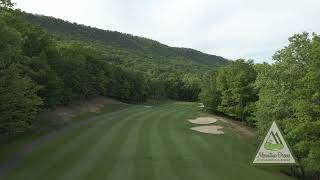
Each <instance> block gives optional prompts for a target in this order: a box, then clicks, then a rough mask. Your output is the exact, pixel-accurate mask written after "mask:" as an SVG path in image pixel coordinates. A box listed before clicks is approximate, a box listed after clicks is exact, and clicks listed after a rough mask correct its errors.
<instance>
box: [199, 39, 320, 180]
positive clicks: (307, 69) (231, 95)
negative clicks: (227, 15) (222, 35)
mask: <svg viewBox="0 0 320 180" xmlns="http://www.w3.org/2000/svg"><path fill="white" fill-rule="evenodd" d="M273 60H274V63H272V64H267V63H263V64H253V63H252V61H245V60H236V61H234V62H232V63H231V64H229V65H227V66H225V67H223V68H221V69H219V70H217V71H216V72H214V73H213V74H210V75H208V76H207V77H206V80H205V81H204V83H203V86H202V91H201V93H200V100H201V101H202V102H203V103H204V105H205V107H206V109H207V110H209V111H212V112H220V113H225V114H227V115H230V116H233V117H235V118H238V119H239V120H242V121H243V122H245V123H248V124H251V125H254V126H256V127H257V128H258V137H259V139H260V140H262V139H263V138H264V136H265V134H266V132H267V131H268V129H269V127H270V125H271V123H272V121H277V123H278V125H279V126H280V128H281V129H282V130H283V132H284V135H285V138H286V139H287V140H288V142H289V144H290V145H291V147H292V149H293V152H294V154H295V156H296V158H297V160H298V162H299V164H300V167H299V168H298V169H297V170H294V169H293V170H292V173H293V174H299V175H300V176H302V177H305V176H309V177H315V178H316V177H318V178H319V175H320V138H319V137H320V71H319V69H320V36H319V35H317V34H312V35H311V36H310V35H309V34H308V33H302V34H297V35H294V36H293V37H291V38H289V45H288V46H286V47H285V48H283V49H281V50H279V51H277V52H276V53H275V54H274V56H273Z"/></svg>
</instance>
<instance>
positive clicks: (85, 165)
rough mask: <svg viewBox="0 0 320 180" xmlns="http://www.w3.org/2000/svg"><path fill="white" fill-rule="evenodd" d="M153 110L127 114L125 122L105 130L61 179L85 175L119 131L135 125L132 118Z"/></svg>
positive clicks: (123, 120)
mask: <svg viewBox="0 0 320 180" xmlns="http://www.w3.org/2000/svg"><path fill="white" fill-rule="evenodd" d="M148 112H151V110H146V109H145V110H143V111H141V112H138V113H134V114H132V115H130V114H127V115H126V117H125V118H123V119H122V120H120V121H122V122H123V123H122V124H121V125H119V124H117V125H118V126H113V127H112V128H111V129H110V131H107V130H104V134H103V136H102V137H101V138H99V141H97V143H96V144H94V145H93V146H92V147H91V148H90V149H89V150H87V151H86V152H85V154H84V155H83V157H82V158H79V159H78V161H77V162H75V165H74V166H73V167H72V169H70V170H69V171H68V172H67V173H66V174H64V175H63V177H62V178H61V179H80V178H81V177H83V176H85V174H86V173H88V171H89V170H90V168H91V167H92V166H94V165H95V164H96V162H97V161H99V160H100V159H101V156H103V154H104V152H105V149H107V148H110V146H112V143H114V141H116V140H117V138H118V137H119V133H120V132H122V133H125V132H123V131H126V130H127V127H129V126H133V125H132V124H133V123H134V122H133V121H132V119H134V118H138V117H140V116H141V115H143V114H145V113H148Z"/></svg>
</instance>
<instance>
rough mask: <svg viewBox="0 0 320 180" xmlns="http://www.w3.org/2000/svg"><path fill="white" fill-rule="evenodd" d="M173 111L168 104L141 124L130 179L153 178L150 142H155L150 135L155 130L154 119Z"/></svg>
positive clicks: (161, 117) (162, 117)
mask: <svg viewBox="0 0 320 180" xmlns="http://www.w3.org/2000/svg"><path fill="white" fill-rule="evenodd" d="M174 111H175V110H174V109H172V108H171V106H168V107H166V111H165V112H164V113H161V112H159V113H158V115H157V117H155V118H152V119H149V120H147V121H145V122H144V123H143V125H142V126H141V128H140V131H139V134H138V136H139V137H138V139H139V141H138V145H137V146H136V158H135V166H134V167H135V168H134V178H132V179H136V180H141V179H154V164H153V161H154V157H153V155H152V144H153V143H155V142H154V141H153V139H152V137H151V133H152V131H154V130H155V126H154V124H155V123H156V121H159V120H160V119H164V118H166V117H167V116H169V115H170V114H171V113H172V112H174ZM150 140H151V141H150Z"/></svg>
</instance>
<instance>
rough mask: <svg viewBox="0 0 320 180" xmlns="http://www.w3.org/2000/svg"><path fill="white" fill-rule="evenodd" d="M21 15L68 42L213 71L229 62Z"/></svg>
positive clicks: (48, 18)
mask: <svg viewBox="0 0 320 180" xmlns="http://www.w3.org/2000/svg"><path fill="white" fill-rule="evenodd" d="M20 13H21V14H22V15H23V18H24V19H25V20H27V21H29V22H31V23H33V24H36V25H38V26H40V27H42V28H45V29H46V30H48V31H49V32H51V33H54V34H58V35H62V36H64V37H68V38H71V39H78V40H84V41H89V42H95V43H101V44H105V45H111V46H113V47H116V48H118V49H121V50H125V51H129V52H137V53H143V54H144V55H147V56H149V57H151V58H156V59H159V58H160V59H162V58H186V59H189V60H191V61H193V62H196V63H199V64H202V65H207V66H212V67H214V68H218V67H220V66H223V65H225V64H228V63H229V62H230V61H229V60H227V59H225V58H223V57H221V56H217V55H212V54H207V53H204V52H201V51H199V50H196V49H192V48H185V47H171V46H168V45H166V44H163V43H160V42H159V41H156V40H152V39H149V38H146V37H141V36H135V35H132V34H128V33H122V32H119V31H111V30H104V29H99V28H96V27H91V26H87V25H83V24H78V23H72V22H69V21H66V20H63V19H60V18H55V17H51V16H45V15H39V14H31V13H27V12H23V11H21V12H20Z"/></svg>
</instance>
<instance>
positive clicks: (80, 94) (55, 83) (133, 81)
mask: <svg viewBox="0 0 320 180" xmlns="http://www.w3.org/2000/svg"><path fill="white" fill-rule="evenodd" d="M0 2H1V4H0V6H1V7H0V42H1V43H0V112H1V113H0V134H15V133H18V132H23V131H26V130H28V129H30V128H32V125H33V124H34V121H35V119H36V116H37V114H38V113H39V112H41V111H42V110H46V109H55V108H56V107H57V106H59V105H65V104H69V103H72V102H73V101H74V100H79V99H86V98H88V97H92V96H98V95H99V96H108V97H113V98H116V99H119V100H121V101H124V102H131V103H139V102H143V101H145V100H146V99H147V98H155V99H164V98H171V99H176V100H188V101H195V100H197V99H198V94H199V92H200V79H201V77H202V70H204V66H195V65H194V64H193V63H192V62H191V61H185V60H184V59H170V60H169V61H168V60H165V61H161V60H155V59H150V58H152V57H149V56H142V55H139V54H135V53H133V52H128V51H124V50H121V49H118V48H116V47H113V46H109V45H105V44H101V43H95V42H87V41H81V40H77V39H70V38H66V37H64V36H60V35H56V34H52V33H49V32H47V31H46V30H45V29H43V28H41V27H39V26H37V25H34V24H32V23H30V22H28V21H26V20H25V19H24V17H23V16H22V15H21V12H20V11H19V10H14V9H12V8H11V7H12V6H13V4H12V3H11V1H3V0H2V1H0Z"/></svg>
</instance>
